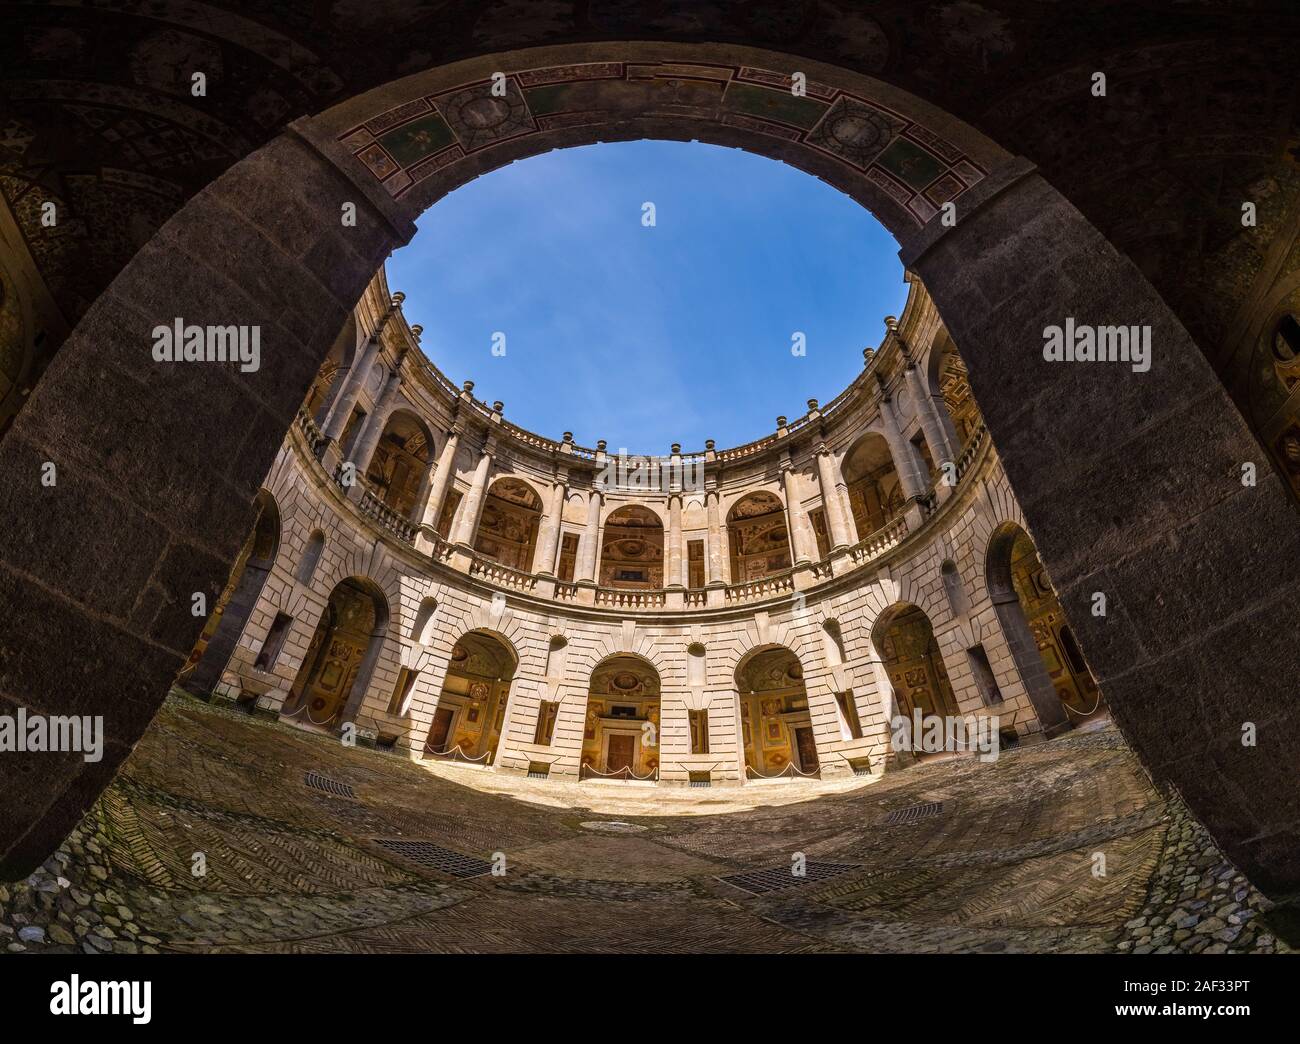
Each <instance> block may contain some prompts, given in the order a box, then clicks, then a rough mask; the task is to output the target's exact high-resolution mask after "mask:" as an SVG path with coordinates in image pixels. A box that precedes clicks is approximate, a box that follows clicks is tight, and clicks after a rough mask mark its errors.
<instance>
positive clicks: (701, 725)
mask: <svg viewBox="0 0 1300 1044" xmlns="http://www.w3.org/2000/svg"><path fill="white" fill-rule="evenodd" d="M687 713H688V714H689V715H690V721H691V753H692V754H707V753H708V752H709V712H708V711H707V710H693V711H688V712H687Z"/></svg>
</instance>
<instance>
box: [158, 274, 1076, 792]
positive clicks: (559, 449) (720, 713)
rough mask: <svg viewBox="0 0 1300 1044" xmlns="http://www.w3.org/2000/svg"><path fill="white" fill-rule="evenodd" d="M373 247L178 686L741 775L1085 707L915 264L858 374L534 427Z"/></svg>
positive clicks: (504, 759) (479, 748) (848, 758)
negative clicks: (629, 450) (746, 414)
mask: <svg viewBox="0 0 1300 1044" xmlns="http://www.w3.org/2000/svg"><path fill="white" fill-rule="evenodd" d="M401 301H402V297H401V295H400V294H398V295H392V294H390V292H389V290H388V287H387V285H386V281H385V278H384V275H383V273H382V272H381V273H380V274H379V275H378V276H376V278H375V279H374V280H373V281H372V283H371V284H370V286H369V288H368V289H367V291H366V293H365V295H364V297H363V298H362V300H361V301H360V302H359V304H358V305H357V307H356V309H355V311H354V313H353V316H352V317H351V320H350V321H349V323H348V324H347V326H346V327H345V329H344V330H343V331H342V333H341V334H340V337H339V340H338V342H337V343H336V345H335V348H334V350H333V352H332V353H331V356H330V358H329V359H328V360H327V362H326V363H325V365H324V366H323V367H322V369H321V372H320V375H319V377H318V379H317V381H316V383H315V385H314V386H313V388H312V391H311V393H310V395H309V396H308V399H307V401H306V402H305V403H304V405H303V409H302V411H301V412H300V414H299V421H298V423H297V424H296V425H295V426H294V427H293V428H292V429H291V430H290V432H289V433H288V435H286V437H285V440H284V443H283V445H282V447H281V449H280V452H279V454H278V456H277V459H276V461H275V464H274V466H273V467H272V469H271V471H270V472H269V474H268V475H267V476H266V480H265V483H264V488H263V492H262V494H261V514H260V517H259V521H258V525H257V527H256V530H255V532H254V533H253V534H251V535H250V539H249V543H248V546H247V547H246V548H245V553H244V555H243V556H242V557H241V559H240V564H239V565H238V566H237V567H236V570H235V573H234V574H233V575H232V578H231V582H230V584H229V585H228V587H227V589H226V591H225V593H224V594H223V596H222V599H221V604H220V606H219V611H218V612H217V613H216V614H214V616H213V617H212V619H210V621H209V625H208V628H207V629H206V631H205V635H204V638H203V639H202V640H201V641H200V643H199V646H198V647H196V650H195V654H194V656H193V657H191V661H190V663H189V664H188V665H187V666H186V668H185V670H184V671H183V672H182V682H183V684H185V685H186V687H188V688H190V689H191V690H192V691H195V692H197V693H200V694H204V695H206V694H209V693H212V694H214V695H216V696H218V697H220V698H225V699H230V700H235V701H237V702H239V703H241V704H243V705H244V706H246V707H247V708H249V709H250V710H256V711H258V712H260V713H264V714H270V715H276V716H279V717H280V718H282V719H283V720H285V721H288V722H293V723H296V724H299V725H301V726H303V727H305V728H315V729H326V730H341V731H344V732H350V731H352V730H351V729H349V728H348V723H352V724H353V726H354V727H355V731H356V735H357V736H358V738H359V740H360V741H362V742H373V743H376V744H377V745H379V746H381V747H389V748H395V749H398V750H401V751H406V752H409V753H410V754H411V756H416V757H450V758H456V759H458V760H465V761H469V762H473V763H477V764H481V765H483V766H484V767H485V768H490V769H492V770H495V771H498V772H513V773H533V774H535V775H540V774H545V775H546V776H547V778H552V779H579V778H584V779H585V778H596V779H602V778H607V779H617V780H623V781H630V780H638V781H649V780H657V781H658V782H660V783H661V784H687V783H693V784H697V785H698V784H704V783H708V784H710V785H714V784H725V783H733V784H735V783H741V782H752V781H758V780H764V779H772V778H793V777H796V776H801V775H814V774H816V775H820V776H821V777H823V778H833V777H836V776H848V775H852V774H857V775H878V774H880V773H882V772H884V771H887V770H892V769H894V768H901V767H905V766H907V765H908V764H911V763H912V761H913V760H914V756H913V755H912V754H911V753H910V752H908V751H898V750H896V749H895V747H894V745H893V744H891V733H892V729H891V723H892V722H893V721H895V719H896V718H897V716H900V715H901V716H906V717H910V716H911V715H912V714H913V712H914V711H916V712H919V713H920V714H922V715H940V716H946V717H954V716H967V715H983V716H988V717H994V716H995V717H996V719H997V720H996V727H997V729H998V730H999V732H1000V733H1001V736H1002V739H1003V741H1004V742H1011V741H1013V740H1014V741H1022V740H1031V739H1037V738H1042V737H1043V736H1044V735H1047V736H1050V735H1053V734H1055V733H1057V732H1059V731H1060V730H1062V729H1065V728H1068V727H1069V725H1070V724H1071V722H1072V721H1076V720H1079V719H1080V718H1082V717H1084V716H1087V715H1088V714H1089V713H1092V712H1093V711H1095V710H1096V709H1097V707H1098V705H1099V703H1100V696H1099V694H1098V693H1097V689H1096V686H1095V684H1094V683H1093V681H1092V678H1091V676H1090V674H1089V673H1088V669H1087V666H1086V664H1085V663H1084V662H1083V659H1082V656H1081V654H1080V653H1079V650H1078V645H1077V643H1076V642H1075V640H1074V638H1073V635H1072V634H1071V632H1070V630H1069V626H1068V624H1067V622H1066V621H1065V619H1064V616H1063V614H1062V612H1061V608H1060V604H1059V602H1058V601H1057V600H1056V597H1055V594H1054V593H1053V592H1052V589H1051V586H1050V583H1049V581H1048V580H1047V577H1046V575H1045V573H1044V571H1043V569H1042V567H1041V565H1040V564H1039V563H1038V561H1037V556H1036V554H1035V552H1034V549H1033V544H1032V542H1031V541H1030V539H1029V537H1028V535H1027V534H1026V533H1025V531H1024V528H1023V523H1022V519H1021V513H1020V509H1019V506H1018V505H1017V502H1016V499H1015V497H1014V495H1013V494H1012V492H1011V489H1010V487H1009V485H1008V483H1007V480H1006V477H1005V476H1004V474H1003V471H1002V467H1001V465H1000V463H999V460H998V456H997V452H996V449H995V448H994V446H993V445H992V443H991V441H990V440H989V438H988V437H987V435H986V433H985V430H984V426H983V422H982V420H981V418H980V414H979V410H978V408H977V406H976V404H975V401H974V399H973V397H972V395H971V392H970V388H969V385H968V384H967V383H966V380H965V370H964V366H963V364H962V362H961V359H960V356H959V355H958V354H957V350H956V347H955V346H954V345H953V343H952V340H951V338H950V337H949V336H948V334H947V332H946V330H945V329H944V327H943V325H942V323H941V322H940V320H939V317H938V314H937V312H936V310H935V308H934V306H933V304H932V303H931V301H930V299H929V296H928V295H927V294H926V292H925V290H924V288H923V287H922V286H921V285H920V283H919V282H917V281H915V280H913V281H912V282H911V284H910V293H909V297H908V301H907V305H906V308H905V309H904V312H903V315H902V316H901V318H900V319H898V320H897V321H896V322H895V321H894V320H893V319H892V318H890V319H887V320H886V333H885V337H884V339H883V341H882V343H881V344H880V346H879V348H878V349H876V350H874V351H873V350H867V351H865V352H864V361H865V366H864V369H863V371H862V373H861V374H860V375H859V376H858V378H857V379H856V380H854V381H853V383H852V384H851V385H850V386H849V387H848V388H847V389H845V390H844V391H843V392H842V393H841V394H840V395H838V396H837V397H836V398H834V399H833V400H831V401H830V402H828V403H826V404H825V405H821V404H819V403H818V402H816V401H815V400H813V401H810V402H809V403H808V410H807V413H805V414H804V415H803V416H801V417H798V418H797V419H793V420H790V419H787V418H785V417H782V418H778V419H777V426H776V430H775V431H774V432H773V433H772V434H770V435H767V436H765V437H764V438H761V439H759V440H757V441H755V442H752V443H750V444H748V445H744V446H739V447H736V448H734V449H717V448H715V447H714V446H713V444H712V443H709V444H708V445H707V447H706V448H705V449H704V450H703V451H700V452H687V453H684V452H682V451H681V447H679V446H673V447H672V449H671V453H669V454H668V455H665V456H662V457H654V458H645V457H641V458H631V459H620V458H616V457H613V456H612V455H610V454H609V452H608V450H607V447H606V443H604V442H600V443H598V444H597V447H596V448H595V449H588V448H585V447H582V446H579V445H577V444H575V443H574V442H573V440H572V436H570V435H568V434H565V436H564V437H563V439H562V440H560V441H553V440H551V439H548V438H544V437H542V436H539V435H536V434H533V433H531V432H527V431H524V430H522V429H520V428H518V427H515V426H514V425H512V424H511V423H510V422H509V421H507V420H506V419H505V417H504V415H503V407H502V405H501V404H500V403H494V404H491V405H488V404H485V403H482V402H479V401H478V400H476V399H475V398H474V397H473V385H472V384H471V383H469V382H467V383H466V384H465V386H464V387H463V388H457V387H456V386H455V385H453V384H452V383H451V382H450V381H448V380H447V378H446V377H444V376H443V375H442V374H441V373H440V372H439V371H438V370H437V369H436V368H435V367H434V366H433V365H432V364H431V363H430V362H429V361H428V360H427V359H426V358H425V356H424V355H423V353H422V352H421V351H420V349H419V344H418V341H419V333H420V331H419V328H418V327H414V328H413V327H410V326H408V324H407V323H406V321H405V319H404V318H403V316H402V311H401Z"/></svg>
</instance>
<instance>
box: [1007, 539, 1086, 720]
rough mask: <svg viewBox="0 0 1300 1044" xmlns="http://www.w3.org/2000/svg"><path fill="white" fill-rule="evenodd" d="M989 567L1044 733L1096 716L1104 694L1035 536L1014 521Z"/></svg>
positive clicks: (1012, 647)
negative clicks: (1064, 607)
mask: <svg viewBox="0 0 1300 1044" xmlns="http://www.w3.org/2000/svg"><path fill="white" fill-rule="evenodd" d="M986 568H987V581H988V591H989V598H990V599H991V600H992V602H993V608H994V610H995V611H996V613H997V617H998V623H999V624H1000V625H1001V627H1002V633H1003V635H1004V636H1005V637H1006V639H1007V645H1008V646H1009V648H1010V650H1011V657H1012V659H1013V660H1014V661H1015V664H1016V670H1017V671H1018V672H1019V674H1020V679H1021V681H1022V682H1023V683H1024V686H1025V688H1026V690H1027V691H1028V693H1029V698H1030V701H1031V702H1032V703H1033V705H1034V709H1035V710H1036V711H1037V712H1038V716H1039V719H1040V721H1041V722H1042V724H1043V727H1044V729H1045V730H1047V731H1049V732H1052V731H1057V730H1059V729H1061V728H1063V727H1065V726H1066V725H1067V724H1069V722H1071V721H1078V720H1081V719H1083V718H1086V717H1089V716H1090V715H1092V714H1094V713H1096V712H1097V711H1098V710H1099V709H1100V707H1101V705H1102V696H1101V692H1100V691H1099V689H1098V687H1097V682H1096V680H1095V679H1094V678H1093V676H1092V672H1091V671H1090V670H1089V669H1088V665H1087V663H1086V662H1085V661H1084V659H1083V654H1082V652H1081V650H1080V649H1079V645H1078V641H1077V640H1076V638H1075V636H1074V631H1073V629H1072V628H1071V627H1070V623H1069V621H1068V620H1067V619H1066V618H1065V610H1064V609H1063V608H1062V607H1061V601H1060V599H1059V598H1057V597H1056V591H1055V590H1054V589H1053V587H1052V583H1051V580H1050V579H1049V578H1048V576H1047V570H1045V569H1044V568H1043V564H1042V562H1040V561H1039V558H1038V552H1037V551H1036V550H1035V548H1034V542H1033V541H1032V540H1031V539H1030V538H1029V534H1028V533H1026V532H1025V531H1024V530H1023V529H1022V528H1021V527H1020V526H1018V525H1017V524H1016V523H1014V522H1006V523H1003V524H1002V525H1001V526H999V527H998V528H997V529H996V530H994V532H993V536H992V537H991V538H990V540H989V546H988V552H987V563H986Z"/></svg>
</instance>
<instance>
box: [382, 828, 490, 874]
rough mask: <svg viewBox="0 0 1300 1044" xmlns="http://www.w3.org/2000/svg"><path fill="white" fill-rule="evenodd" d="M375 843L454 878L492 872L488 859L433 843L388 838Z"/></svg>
mask: <svg viewBox="0 0 1300 1044" xmlns="http://www.w3.org/2000/svg"><path fill="white" fill-rule="evenodd" d="M374 841H375V844H377V845H378V846H379V847H380V848H384V849H387V850H388V851H389V852H392V853H393V854H394V855H399V856H401V857H402V858H403V859H409V860H410V861H411V862H412V863H418V864H419V865H420V866H423V867H425V868H427V869H429V870H437V871H438V872H439V873H443V874H449V875H450V876H452V877H461V878H466V877H482V876H483V875H484V874H490V873H491V872H492V864H491V863H489V862H488V861H487V860H486V859H480V858H479V857H478V856H467V855H461V853H459V852H453V851H452V850H451V849H450V848H443V847H442V845H435V844H434V843H433V842H432V841H406V840H400V841H399V840H397V839H395V838H388V837H377V838H375V839H374Z"/></svg>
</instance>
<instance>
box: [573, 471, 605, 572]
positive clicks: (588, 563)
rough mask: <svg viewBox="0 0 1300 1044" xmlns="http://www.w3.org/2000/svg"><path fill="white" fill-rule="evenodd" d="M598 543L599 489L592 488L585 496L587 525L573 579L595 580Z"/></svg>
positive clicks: (583, 532) (583, 533)
mask: <svg viewBox="0 0 1300 1044" xmlns="http://www.w3.org/2000/svg"><path fill="white" fill-rule="evenodd" d="M599 544H600V490H598V489H593V490H592V491H591V493H590V494H589V496H588V498H587V525H586V528H585V529H583V531H582V545H581V547H579V549H578V568H577V572H576V574H575V577H574V578H575V579H576V580H578V581H579V582H583V583H590V584H594V583H595V582H596V549H597V547H598V545H599Z"/></svg>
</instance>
